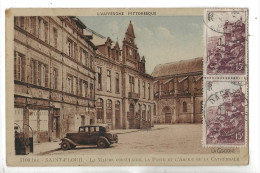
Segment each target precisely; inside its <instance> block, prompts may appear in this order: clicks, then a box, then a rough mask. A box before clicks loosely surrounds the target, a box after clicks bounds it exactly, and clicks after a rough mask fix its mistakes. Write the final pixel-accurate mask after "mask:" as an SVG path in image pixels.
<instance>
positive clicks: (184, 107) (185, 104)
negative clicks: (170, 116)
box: [182, 101, 203, 112]
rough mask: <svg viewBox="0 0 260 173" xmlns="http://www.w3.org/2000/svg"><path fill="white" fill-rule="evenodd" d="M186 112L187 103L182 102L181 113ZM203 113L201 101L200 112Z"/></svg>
mask: <svg viewBox="0 0 260 173" xmlns="http://www.w3.org/2000/svg"><path fill="white" fill-rule="evenodd" d="M187 111H188V107H187V103H186V102H185V101H184V102H182V112H187ZM202 111H203V101H201V102H200V112H202Z"/></svg>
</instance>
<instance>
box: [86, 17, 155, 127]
mask: <svg viewBox="0 0 260 173" xmlns="http://www.w3.org/2000/svg"><path fill="white" fill-rule="evenodd" d="M89 32H91V33H92V34H93V43H94V44H95V45H96V46H97V48H98V50H97V53H96V54H97V57H96V59H95V63H94V64H95V68H96V100H97V104H96V109H97V122H98V123H108V124H110V126H111V128H113V129H115V128H145V127H151V125H152V122H153V121H152V117H153V110H154V102H153V77H152V76H151V75H148V74H147V73H145V58H144V56H143V57H142V58H140V56H139V53H138V48H137V45H136V44H135V34H134V28H133V24H132V23H131V22H130V24H129V26H128V28H127V31H126V33H125V38H124V40H123V43H122V47H120V45H119V43H118V41H116V42H113V41H112V40H111V39H110V38H109V37H107V38H105V37H103V36H101V35H100V34H97V33H95V32H93V31H91V30H89Z"/></svg>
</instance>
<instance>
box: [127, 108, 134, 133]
mask: <svg viewBox="0 0 260 173" xmlns="http://www.w3.org/2000/svg"><path fill="white" fill-rule="evenodd" d="M134 116H135V106H134V104H132V103H131V104H130V105H129V119H128V120H129V128H130V129H133V128H135V124H134Z"/></svg>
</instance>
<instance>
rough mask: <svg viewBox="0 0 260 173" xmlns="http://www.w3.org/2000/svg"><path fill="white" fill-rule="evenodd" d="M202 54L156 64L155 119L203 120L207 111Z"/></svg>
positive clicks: (160, 121)
mask: <svg viewBox="0 0 260 173" xmlns="http://www.w3.org/2000/svg"><path fill="white" fill-rule="evenodd" d="M202 71H203V62H202V58H195V59H191V60H183V61H179V62H173V63H167V64H159V65H157V66H156V67H155V69H154V71H153V73H152V76H153V77H154V100H155V102H156V115H155V116H154V122H155V123H201V122H202V111H203V97H202V84H203V82H202V80H203V76H202V75H203V72H202Z"/></svg>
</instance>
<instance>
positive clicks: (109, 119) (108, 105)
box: [106, 99, 112, 124]
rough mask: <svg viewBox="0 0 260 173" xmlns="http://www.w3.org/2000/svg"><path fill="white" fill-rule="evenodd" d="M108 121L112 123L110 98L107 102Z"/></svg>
mask: <svg viewBox="0 0 260 173" xmlns="http://www.w3.org/2000/svg"><path fill="white" fill-rule="evenodd" d="M106 114H107V116H106V117H107V119H106V123H109V124H112V100H110V99H108V100H107V102H106Z"/></svg>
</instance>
